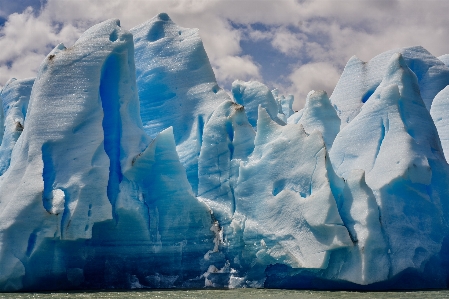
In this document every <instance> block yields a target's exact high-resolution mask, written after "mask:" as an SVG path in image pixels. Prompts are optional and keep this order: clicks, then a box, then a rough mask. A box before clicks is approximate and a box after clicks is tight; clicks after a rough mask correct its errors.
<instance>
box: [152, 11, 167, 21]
mask: <svg viewBox="0 0 449 299" xmlns="http://www.w3.org/2000/svg"><path fill="white" fill-rule="evenodd" d="M156 18H157V19H159V20H161V21H166V22H168V21H171V19H170V17H169V16H168V14H167V13H165V12H161V13H160V14H158V15H157V16H156V17H154V19H156Z"/></svg>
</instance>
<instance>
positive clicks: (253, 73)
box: [214, 56, 261, 82]
mask: <svg viewBox="0 0 449 299" xmlns="http://www.w3.org/2000/svg"><path fill="white" fill-rule="evenodd" d="M214 72H215V76H216V77H217V80H218V81H219V82H233V81H234V80H237V79H239V80H245V81H248V80H261V77H260V73H259V67H258V66H257V65H256V64H255V63H254V62H253V61H252V59H251V57H249V56H226V57H222V58H220V59H218V60H217V61H216V63H215V66H214Z"/></svg>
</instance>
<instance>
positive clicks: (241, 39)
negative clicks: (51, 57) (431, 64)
mask: <svg viewBox="0 0 449 299" xmlns="http://www.w3.org/2000/svg"><path fill="white" fill-rule="evenodd" d="M448 11H449V1H446V0H427V1H417V0H272V1H267V0H0V49H1V50H0V86H1V85H3V84H5V83H6V81H7V80H8V79H9V78H11V77H16V78H26V77H32V76H34V75H35V73H36V70H37V68H38V67H39V64H40V62H41V61H42V60H43V58H44V57H45V56H46V54H47V53H48V52H49V51H50V50H51V49H52V48H53V47H54V46H55V45H56V44H58V43H60V42H63V43H64V44H65V45H67V46H70V45H71V44H73V43H74V42H75V41H76V39H77V38H78V37H79V36H80V34H82V32H83V31H84V30H86V29H87V28H89V27H90V26H91V25H93V24H95V23H98V22H101V21H103V20H105V19H108V18H119V19H120V20H121V24H122V27H124V28H126V29H130V28H132V27H134V26H136V25H138V24H140V23H143V22H145V21H146V20H148V19H150V18H152V17H153V16H154V15H156V14H157V13H159V12H167V13H168V14H169V15H170V16H171V18H172V19H173V20H174V21H175V22H176V23H177V24H178V25H180V26H183V27H190V28H191V27H195V28H199V29H200V34H201V37H202V38H203V41H204V45H205V48H206V51H207V53H208V56H209V59H210V60H211V64H212V66H213V68H214V71H215V74H216V77H217V80H218V82H219V84H220V85H221V86H223V87H225V88H227V89H229V87H230V84H231V83H232V81H234V80H235V79H241V80H259V81H262V82H264V83H265V84H267V85H268V86H269V87H271V88H275V87H276V88H279V89H280V90H281V92H282V93H286V94H287V93H292V94H294V95H295V105H296V107H297V108H299V107H300V106H301V105H302V104H303V103H304V101H305V95H306V94H307V93H308V92H309V91H310V90H312V89H315V90H317V89H323V90H326V91H327V92H328V93H329V94H331V93H332V90H333V87H334V86H335V84H336V82H337V81H338V78H339V75H340V74H341V72H342V70H343V68H344V65H345V63H346V62H347V60H348V59H349V58H350V57H351V56H352V55H357V56H358V57H359V58H361V59H362V60H365V61H367V60H369V59H371V58H372V57H374V56H375V55H377V54H380V53H381V52H384V51H386V50H390V49H394V48H398V47H404V46H413V45H422V46H424V47H425V48H426V49H427V50H429V51H430V52H431V53H432V54H434V55H435V56H440V55H443V54H446V53H449V49H448V48H449V43H447V37H448V36H449V20H448V19H449V18H447V12H448Z"/></svg>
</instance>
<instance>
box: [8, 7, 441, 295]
mask: <svg viewBox="0 0 449 299" xmlns="http://www.w3.org/2000/svg"><path fill="white" fill-rule="evenodd" d="M446 62H447V57H446V56H441V57H439V58H435V57H433V56H432V55H431V54H430V53H429V52H427V51H426V50H425V49H423V48H422V47H412V48H404V49H398V50H392V51H389V52H385V53H383V54H381V55H379V56H377V57H375V58H373V59H372V60H371V61H370V62H368V63H365V62H362V61H360V60H359V59H358V58H356V57H353V58H351V59H350V60H349V62H348V64H347V66H346V68H345V70H344V72H343V74H342V76H341V78H340V81H339V82H338V84H337V86H336V88H335V90H334V92H333V94H332V95H331V96H330V97H328V95H327V94H326V93H325V92H323V91H311V92H310V93H309V94H308V96H307V99H306V104H305V106H304V108H303V109H302V110H300V111H298V112H294V111H293V110H292V103H293V96H291V95H288V96H284V95H280V94H279V91H277V90H273V91H270V89H269V88H268V87H267V86H266V85H264V84H263V83H260V82H256V81H249V82H244V81H241V80H236V81H235V82H234V83H233V84H232V91H231V93H232V96H231V95H228V94H227V92H226V91H224V90H223V89H221V88H219V87H218V85H217V83H216V80H215V75H214V73H213V71H212V68H211V65H210V63H209V60H208V58H207V54H206V52H205V50H204V47H203V45H202V41H201V38H200V37H199V34H198V31H197V30H196V29H188V28H182V27H179V26H178V25H176V24H175V23H174V22H173V21H172V20H171V19H170V18H169V16H168V15H167V14H165V13H161V14H159V15H157V16H155V17H154V18H153V19H151V20H149V21H148V22H146V23H144V24H142V25H140V26H137V27H135V28H133V29H131V31H130V32H129V31H127V30H124V29H122V28H121V27H120V22H119V21H118V20H108V21H105V22H103V23H100V24H98V25H95V26H94V27H92V28H90V29H89V30H87V31H86V32H85V33H84V34H83V35H82V36H81V37H80V38H79V40H78V41H77V42H76V43H75V44H74V45H73V46H71V47H68V48H66V47H65V46H64V45H62V44H60V45H58V46H56V47H55V49H54V50H53V51H52V52H51V53H49V54H48V56H47V57H46V58H45V60H44V61H43V62H42V64H41V66H40V69H39V72H38V74H37V77H36V78H33V79H24V80H16V79H11V80H10V81H9V82H8V83H7V84H6V85H5V87H4V88H3V89H2V91H1V93H0V99H1V101H2V107H3V109H2V113H1V114H0V124H1V125H2V126H3V130H2V131H1V132H0V136H1V144H0V291H18V290H49V289H86V288H91V289H95V288H124V289H126V288H202V287H220V288H221V287H226V288H235V287H271V288H321V289H341V288H344V289H362V290H363V289H374V290H382V289H399V288H400V289H404V288H446V287H448V281H449V276H448V275H449V271H448V270H447V269H448V267H447V265H449V242H448V240H449V238H448V237H449V231H448V226H449V215H448V211H449V188H448V186H449V166H448V164H447V162H446V159H445V155H444V153H446V157H447V153H448V150H449V149H448V144H447V142H448V141H447V140H448V138H449V137H448V136H446V135H447V134H448V133H447V132H449V131H448V128H447V123H448V122H447V120H446V118H447V117H446V114H447V113H448V109H449V105H448V104H447V103H446V102H447V101H448V99H449V97H448V94H449V93H448V88H447V87H446V86H447V85H448V84H449V69H448V68H447V66H446V65H445V63H446Z"/></svg>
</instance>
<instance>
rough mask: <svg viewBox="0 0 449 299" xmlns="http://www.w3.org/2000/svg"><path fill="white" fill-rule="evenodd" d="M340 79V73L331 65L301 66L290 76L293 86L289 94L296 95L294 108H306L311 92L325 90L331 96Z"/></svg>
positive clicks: (323, 63)
mask: <svg viewBox="0 0 449 299" xmlns="http://www.w3.org/2000/svg"><path fill="white" fill-rule="evenodd" d="M339 77H340V72H339V71H338V70H337V69H336V68H335V67H334V66H332V65H331V64H328V63H325V62H315V63H309V64H305V65H302V66H300V67H299V68H297V69H295V70H294V71H293V73H291V74H290V76H289V80H290V81H291V83H292V85H291V86H290V87H289V92H290V93H292V94H294V95H295V102H294V104H293V108H294V109H296V110H299V109H300V108H301V107H302V106H304V104H305V101H306V96H307V93H308V92H309V91H311V90H324V91H326V92H327V94H328V95H329V96H330V95H331V94H332V91H333V90H334V87H335V85H336V84H337V82H338V79H339Z"/></svg>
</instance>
